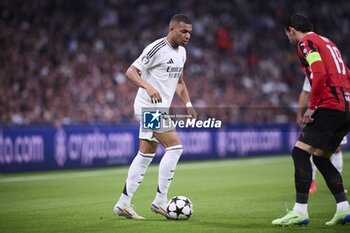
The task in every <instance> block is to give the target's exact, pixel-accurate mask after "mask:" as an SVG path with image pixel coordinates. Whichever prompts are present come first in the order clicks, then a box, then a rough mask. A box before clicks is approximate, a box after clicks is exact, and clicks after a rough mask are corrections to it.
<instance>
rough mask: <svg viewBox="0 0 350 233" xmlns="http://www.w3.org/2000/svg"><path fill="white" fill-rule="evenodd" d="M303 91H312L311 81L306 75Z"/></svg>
mask: <svg viewBox="0 0 350 233" xmlns="http://www.w3.org/2000/svg"><path fill="white" fill-rule="evenodd" d="M303 91H306V92H309V93H310V92H311V85H310V81H309V79H308V78H307V77H306V76H305V80H304V85H303Z"/></svg>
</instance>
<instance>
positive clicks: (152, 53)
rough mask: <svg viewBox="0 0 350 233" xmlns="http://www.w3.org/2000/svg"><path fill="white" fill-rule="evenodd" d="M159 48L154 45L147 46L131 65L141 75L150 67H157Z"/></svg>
mask: <svg viewBox="0 0 350 233" xmlns="http://www.w3.org/2000/svg"><path fill="white" fill-rule="evenodd" d="M159 48H160V47H159V46H158V47H157V44H156V45H154V43H152V44H150V45H148V46H147V47H146V48H145V49H144V50H143V51H142V53H141V55H140V56H139V57H138V58H137V59H136V60H135V61H134V62H133V63H132V65H133V66H135V67H136V68H137V69H138V70H140V71H141V73H142V72H143V71H144V70H147V69H149V68H151V67H154V66H156V65H157V62H158V61H157V58H158V53H157V51H158V50H159Z"/></svg>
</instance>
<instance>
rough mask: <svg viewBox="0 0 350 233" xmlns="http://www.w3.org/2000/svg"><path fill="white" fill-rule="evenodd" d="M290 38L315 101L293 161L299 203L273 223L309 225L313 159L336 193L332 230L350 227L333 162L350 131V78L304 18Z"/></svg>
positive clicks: (293, 24) (289, 23) (294, 22)
mask: <svg viewBox="0 0 350 233" xmlns="http://www.w3.org/2000/svg"><path fill="white" fill-rule="evenodd" d="M285 34H286V35H287V37H288V39H289V41H290V42H291V44H293V45H295V46H296V49H297V53H298V56H299V58H300V61H301V65H302V68H303V69H304V71H305V73H306V75H307V77H308V79H309V80H310V83H311V97H310V103H309V106H308V109H307V111H306V112H305V114H304V116H303V122H304V124H305V127H304V128H303V130H302V132H301V134H300V137H299V139H298V141H297V142H296V144H295V146H294V148H293V151H292V158H293V162H294V169H295V173H294V175H295V177H294V179H295V189H296V202H295V205H294V207H293V210H291V211H289V212H288V213H287V214H286V215H285V216H283V217H281V218H278V219H275V220H273V221H272V224H274V225H282V226H284V225H307V224H308V223H309V216H308V213H307V203H308V196H309V189H310V184H311V180H312V169H311V164H310V156H312V159H313V161H314V163H315V165H316V166H317V168H318V169H319V171H320V172H321V173H322V175H323V177H324V179H325V181H326V183H327V186H328V188H329V189H330V191H331V192H332V194H333V196H334V198H335V200H336V203H337V209H336V213H335V215H334V217H333V218H332V219H331V220H330V221H328V222H326V225H337V224H345V223H347V222H350V207H349V202H348V201H347V197H346V194H345V192H344V186H343V181H342V177H341V174H340V173H339V172H338V170H337V169H336V168H335V167H334V166H333V164H332V163H331V161H330V159H329V157H330V156H331V155H332V153H333V152H334V151H335V149H336V148H337V147H338V146H339V144H340V142H341V140H342V138H343V137H344V136H345V135H346V134H347V133H348V132H349V131H350V112H349V100H350V72H349V69H348V68H347V66H346V65H345V64H344V62H343V59H342V56H341V53H340V51H339V49H338V48H337V47H336V45H335V44H334V43H333V42H332V41H330V40H329V39H327V38H325V37H322V36H320V35H318V34H316V33H314V32H313V31H312V25H311V23H310V21H309V19H308V18H307V17H305V16H304V15H302V14H298V13H297V14H292V15H291V16H290V17H289V18H288V19H287V20H286V24H285Z"/></svg>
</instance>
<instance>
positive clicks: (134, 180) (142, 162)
mask: <svg viewBox="0 0 350 233" xmlns="http://www.w3.org/2000/svg"><path fill="white" fill-rule="evenodd" d="M154 155H155V153H150V154H146V153H141V152H140V151H139V152H138V153H137V155H136V157H135V158H134V160H133V161H132V163H131V165H130V167H129V171H128V177H127V179H126V182H125V187H124V190H123V193H122V194H121V195H120V198H119V200H118V202H117V204H116V205H118V206H122V207H128V206H130V205H131V198H132V196H133V195H134V193H135V192H136V190H137V188H138V187H139V186H140V184H141V182H142V180H143V177H144V175H145V172H146V170H147V168H148V166H149V164H150V163H151V162H152V160H153V158H154Z"/></svg>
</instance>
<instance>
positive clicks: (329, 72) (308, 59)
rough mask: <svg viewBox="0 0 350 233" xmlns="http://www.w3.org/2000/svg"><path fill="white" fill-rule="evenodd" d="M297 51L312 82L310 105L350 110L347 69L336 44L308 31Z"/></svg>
mask: <svg viewBox="0 0 350 233" xmlns="http://www.w3.org/2000/svg"><path fill="white" fill-rule="evenodd" d="M297 51H298V56H299V58H300V61H301V66H302V68H303V70H304V72H305V74H306V75H307V77H308V79H309V81H310V84H311V97H310V103H309V108H310V109H315V108H328V109H334V110H339V111H349V102H350V72H349V69H348V67H347V66H346V64H345V63H344V61H343V59H342V56H341V53H340V51H339V49H338V48H337V46H336V45H335V44H334V43H333V42H332V41H331V40H329V39H327V38H325V37H322V36H320V35H317V34H316V33H314V32H309V33H307V34H306V35H305V36H304V37H303V38H302V39H301V40H300V41H299V43H298V45H297Z"/></svg>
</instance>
